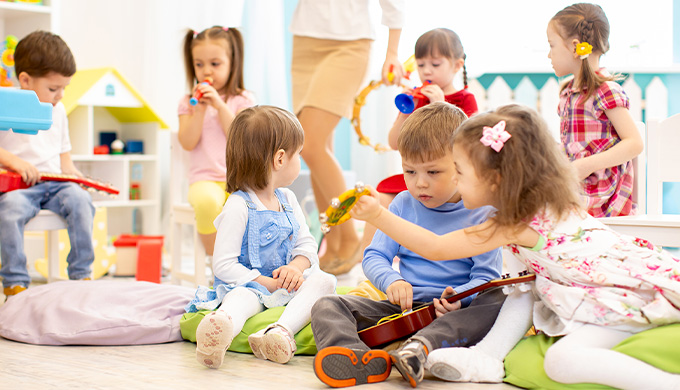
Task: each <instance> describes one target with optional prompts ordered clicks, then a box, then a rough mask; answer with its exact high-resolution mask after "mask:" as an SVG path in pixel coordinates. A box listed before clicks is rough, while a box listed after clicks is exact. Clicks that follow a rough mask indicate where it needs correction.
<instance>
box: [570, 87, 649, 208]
mask: <svg viewBox="0 0 680 390" xmlns="http://www.w3.org/2000/svg"><path fill="white" fill-rule="evenodd" d="M573 84H574V80H572V81H570V82H569V84H568V85H567V87H566V88H564V90H563V91H562V92H561V93H560V104H559V106H558V109H557V113H558V114H559V116H560V138H561V140H562V147H563V150H564V152H565V153H566V154H567V156H568V157H569V160H570V161H574V160H576V159H578V158H584V157H588V156H590V155H592V154H595V153H600V152H603V151H605V150H608V149H610V148H611V147H612V146H614V145H616V144H617V143H619V141H620V140H621V139H620V138H619V135H618V134H617V133H616V129H614V126H613V125H612V123H611V122H610V121H609V119H608V118H607V114H606V113H605V110H611V109H613V108H616V107H625V108H626V109H627V108H628V107H629V105H630V102H629V100H628V96H627V95H626V93H625V92H624V91H623V88H622V87H621V86H620V85H619V84H618V83H616V82H614V81H608V82H605V83H603V84H602V85H601V86H600V88H598V89H597V91H596V92H595V93H594V94H593V95H591V96H586V95H585V91H577V90H575V89H574V88H573ZM581 184H582V187H581V188H582V191H583V193H584V195H585V196H586V199H587V210H588V213H589V214H590V215H592V216H593V217H596V218H600V217H615V216H617V215H630V214H635V206H634V204H633V199H632V198H631V196H632V191H633V162H632V161H628V162H626V163H625V164H622V165H618V166H615V167H610V168H605V169H601V170H599V171H595V172H593V173H592V174H591V175H590V176H588V177H587V178H586V179H585V180H584V181H583V182H582V183H581Z"/></svg>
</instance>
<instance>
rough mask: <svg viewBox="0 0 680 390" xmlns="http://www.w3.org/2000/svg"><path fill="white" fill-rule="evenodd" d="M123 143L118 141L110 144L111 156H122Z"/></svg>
mask: <svg viewBox="0 0 680 390" xmlns="http://www.w3.org/2000/svg"><path fill="white" fill-rule="evenodd" d="M124 149H125V143H124V142H123V141H121V140H119V139H117V140H115V141H113V142H111V154H123V150H124Z"/></svg>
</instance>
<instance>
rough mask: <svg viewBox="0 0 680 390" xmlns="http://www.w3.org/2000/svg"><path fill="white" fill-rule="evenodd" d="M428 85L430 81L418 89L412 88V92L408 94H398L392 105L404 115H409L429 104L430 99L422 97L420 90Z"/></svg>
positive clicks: (426, 81)
mask: <svg viewBox="0 0 680 390" xmlns="http://www.w3.org/2000/svg"><path fill="white" fill-rule="evenodd" d="M430 84H432V82H431V81H430V80H425V82H424V83H423V85H421V86H420V87H417V88H413V90H412V91H410V92H405V93H400V94H399V95H397V97H395V98H394V104H395V105H396V106H397V109H398V110H399V111H400V112H402V113H404V114H410V113H412V112H413V111H414V110H415V109H417V108H420V107H422V106H424V105H426V104H427V103H429V102H430V99H428V98H427V96H425V95H423V94H422V93H421V92H420V90H421V89H423V87H426V86H428V85H430Z"/></svg>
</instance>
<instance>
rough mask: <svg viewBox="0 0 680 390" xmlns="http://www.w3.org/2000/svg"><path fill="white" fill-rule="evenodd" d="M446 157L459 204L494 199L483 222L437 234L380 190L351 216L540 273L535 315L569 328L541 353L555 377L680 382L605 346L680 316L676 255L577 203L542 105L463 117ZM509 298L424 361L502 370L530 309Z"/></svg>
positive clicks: (441, 373)
mask: <svg viewBox="0 0 680 390" xmlns="http://www.w3.org/2000/svg"><path fill="white" fill-rule="evenodd" d="M453 158H454V164H455V166H456V175H455V176H454V182H455V183H456V185H457V188H458V192H459V193H460V195H461V197H462V199H463V202H464V204H465V207H467V208H478V207H481V206H484V205H491V206H494V207H495V208H496V210H497V211H496V212H495V213H494V214H493V215H492V216H490V218H489V220H488V221H487V222H485V223H483V224H481V225H477V226H474V227H471V228H467V229H464V230H458V231H454V232H451V233H448V234H445V235H442V236H437V235H436V234H434V233H432V232H430V231H427V230H425V229H422V228H420V227H418V226H416V225H414V224H411V223H409V222H407V221H405V220H402V219H400V218H399V217H397V216H395V215H394V214H391V213H390V212H389V211H387V210H386V209H384V208H383V207H381V206H380V205H379V203H378V200H377V198H376V197H375V195H376V193H375V192H373V193H372V195H373V196H364V197H362V198H361V199H360V200H359V202H358V203H357V205H356V206H355V207H354V209H353V210H352V211H351V214H352V216H353V217H355V218H358V219H361V220H365V221H367V222H369V223H371V224H373V225H375V226H376V227H377V228H378V229H380V230H381V231H383V232H384V233H385V234H387V235H388V236H390V237H392V238H393V239H394V240H395V241H397V242H398V243H399V244H401V245H402V246H404V247H406V248H408V249H410V250H412V251H414V252H416V253H418V254H419V255H421V256H423V257H425V258H428V259H431V260H433V261H438V260H445V259H450V258H464V257H468V256H473V255H477V254H480V253H483V252H486V251H489V250H491V249H493V248H496V247H499V246H505V247H506V248H508V249H510V250H511V251H512V252H513V253H514V254H515V257H517V258H518V259H519V260H520V261H521V262H523V263H524V264H525V265H526V266H527V267H528V268H529V269H530V270H531V271H533V272H535V273H536V283H535V285H534V289H533V290H534V295H535V296H536V297H537V298H538V300H537V302H536V303H535V304H534V305H533V323H534V325H535V326H536V328H537V329H538V330H540V331H543V332H545V333H546V334H548V335H551V336H561V335H564V337H563V338H561V339H560V340H559V341H557V342H556V343H555V344H553V346H551V347H550V348H549V349H548V351H547V352H546V355H545V365H544V368H545V371H546V374H547V375H548V376H549V377H550V378H551V379H552V380H554V381H557V382H562V383H599V384H603V385H609V386H613V387H617V388H624V389H641V388H659V389H660V388H663V389H669V388H678V389H680V375H676V374H671V373H668V372H665V371H662V370H660V369H658V368H655V367H653V366H651V365H648V364H647V363H644V362H642V361H640V360H637V359H635V358H632V357H630V356H627V355H624V354H621V353H618V352H615V351H612V350H611V348H612V347H613V346H615V345H616V344H618V343H619V342H621V341H622V340H623V339H625V338H627V337H629V336H631V335H632V334H634V333H637V332H640V331H643V330H646V329H650V328H653V327H656V326H660V325H665V324H670V323H677V322H680V260H679V259H676V258H673V257H672V256H671V255H670V254H669V253H668V252H665V251H662V250H661V249H659V248H656V247H655V246H654V245H652V244H650V243H648V242H646V241H644V240H640V239H636V238H634V237H630V236H624V235H621V234H619V233H617V232H615V231H613V230H611V229H609V228H608V227H606V226H605V225H603V224H602V223H601V222H599V221H598V220H597V219H595V218H593V217H592V216H590V215H588V214H587V213H586V212H585V211H584V210H583V208H582V205H581V204H580V201H581V199H580V197H579V194H578V185H577V180H576V178H575V176H574V171H573V169H572V167H571V166H570V165H569V162H568V161H567V159H565V158H564V156H563V155H561V153H560V151H559V150H558V148H557V147H556V145H555V142H554V141H553V140H552V138H551V136H550V134H549V132H548V130H547V127H546V124H545V122H544V121H543V119H541V118H540V116H539V115H538V113H536V112H535V111H533V110H532V109H530V108H527V107H522V106H517V105H510V106H504V107H500V108H499V109H497V110H496V111H494V112H489V113H484V114H479V115H477V116H475V117H472V118H470V119H468V120H467V121H465V122H463V124H462V125H461V127H459V128H458V130H457V131H456V133H455V135H454V147H453ZM524 296H528V294H524ZM513 297H514V295H510V296H509V297H508V299H506V305H510V304H511V302H513V301H521V303H520V304H519V305H518V306H519V309H513V310H510V313H506V314H507V315H504V310H505V307H504V308H503V309H502V310H501V313H500V314H499V317H498V319H497V320H496V324H495V325H494V327H493V328H492V330H491V331H490V332H489V334H488V335H487V337H486V338H485V339H484V340H482V341H481V342H480V343H479V344H477V345H476V346H475V347H472V348H469V349H465V348H441V349H437V350H435V351H432V353H431V354H430V355H429V356H428V360H427V364H426V368H428V369H429V370H430V372H431V373H432V374H434V375H435V376H438V377H440V378H443V379H447V380H454V381H461V380H463V381H484V382H497V381H500V380H502V378H503V363H502V362H503V359H504V357H505V355H506V354H507V353H508V352H509V351H510V349H512V347H513V346H514V345H515V343H516V342H517V341H519V340H520V339H521V337H522V336H523V334H524V332H525V331H526V328H527V326H526V323H527V321H526V320H523V319H522V318H519V319H518V318H516V317H517V314H518V313H526V315H525V316H526V317H528V316H529V315H530V311H529V310H525V309H523V307H525V306H527V302H528V305H529V306H530V305H531V303H532V302H531V300H526V299H523V298H519V297H517V298H513ZM513 315H514V317H515V318H513ZM522 324H524V325H522ZM487 339H488V340H487ZM491 341H493V342H491Z"/></svg>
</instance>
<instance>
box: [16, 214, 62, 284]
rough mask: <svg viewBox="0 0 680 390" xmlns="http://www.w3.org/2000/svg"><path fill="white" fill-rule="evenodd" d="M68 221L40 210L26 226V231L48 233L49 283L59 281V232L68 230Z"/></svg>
mask: <svg viewBox="0 0 680 390" xmlns="http://www.w3.org/2000/svg"><path fill="white" fill-rule="evenodd" d="M66 228H67V225H66V221H65V220H64V219H63V218H62V217H61V216H59V215H58V214H55V213H53V212H52V211H50V210H40V211H39V212H38V215H36V216H35V217H33V219H31V220H30V221H28V223H27V224H26V226H25V228H24V230H25V231H29V232H33V231H43V230H46V231H47V242H46V245H47V282H48V283H50V282H53V281H55V280H57V279H59V230H61V229H66Z"/></svg>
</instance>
